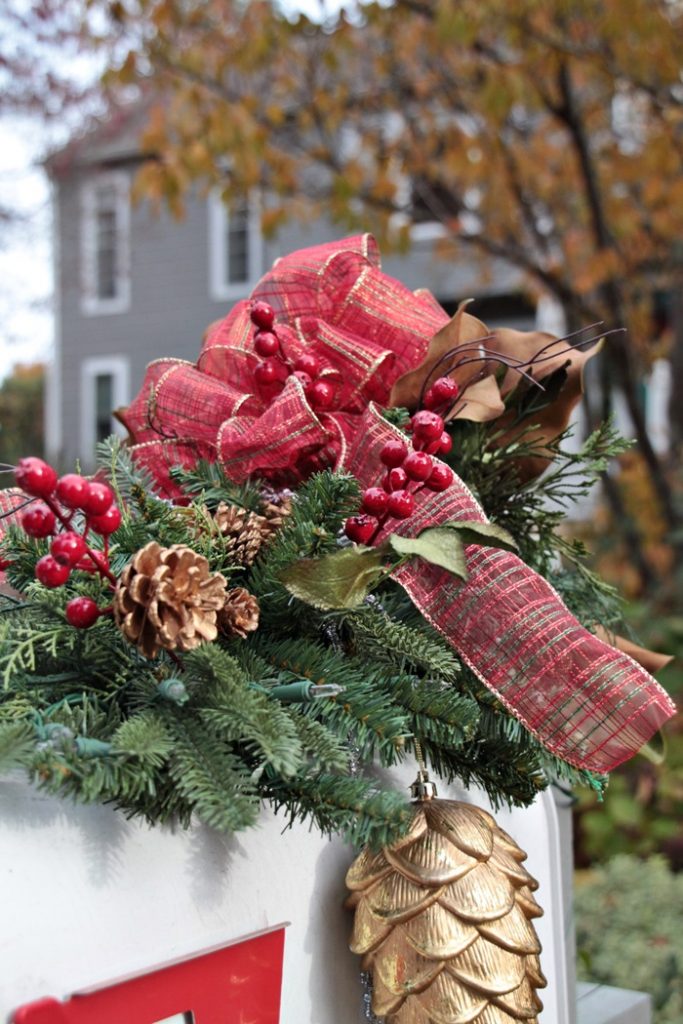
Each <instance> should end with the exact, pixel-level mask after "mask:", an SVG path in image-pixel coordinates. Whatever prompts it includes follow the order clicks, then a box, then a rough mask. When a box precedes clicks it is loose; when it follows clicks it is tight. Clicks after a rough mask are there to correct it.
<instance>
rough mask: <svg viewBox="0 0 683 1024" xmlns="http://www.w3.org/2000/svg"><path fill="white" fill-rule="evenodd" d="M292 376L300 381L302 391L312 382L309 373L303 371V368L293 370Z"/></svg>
mask: <svg viewBox="0 0 683 1024" xmlns="http://www.w3.org/2000/svg"><path fill="white" fill-rule="evenodd" d="M292 377H296V379H297V380H298V381H299V382H300V383H301V386H302V388H303V389H304V391H305V390H306V388H307V387H310V385H311V384H312V383H313V378H312V377H311V376H309V374H307V373H304V371H303V370H295V371H294V373H293V374H292Z"/></svg>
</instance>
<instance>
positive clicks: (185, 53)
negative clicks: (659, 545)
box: [9, 0, 683, 571]
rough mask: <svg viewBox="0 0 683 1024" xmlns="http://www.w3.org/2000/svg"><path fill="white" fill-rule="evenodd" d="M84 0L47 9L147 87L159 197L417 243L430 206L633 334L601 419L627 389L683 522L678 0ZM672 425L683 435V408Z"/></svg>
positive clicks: (458, 230)
mask: <svg viewBox="0 0 683 1024" xmlns="http://www.w3.org/2000/svg"><path fill="white" fill-rule="evenodd" d="M57 7H58V8H59V7H60V5H57ZM79 7H80V5H76V6H75V7H73V6H70V5H67V6H66V7H64V6H63V5H62V7H61V8H60V9H59V11H57V10H56V9H55V5H54V0H47V3H46V2H45V0H32V2H31V3H29V4H28V5H27V10H28V11H30V12H33V17H34V21H36V22H37V25H38V28H36V29H35V32H36V33H37V38H38V39H43V38H44V37H46V36H47V37H49V38H52V37H51V36H50V30H49V26H50V25H52V26H53V27H54V28H55V31H56V32H57V33H58V34H59V33H61V37H62V38H64V37H65V35H68V37H69V38H70V39H71V40H79V41H80V45H81V46H82V45H83V44H84V42H85V41H86V40H87V41H89V45H91V46H92V48H93V49H94V50H95V51H97V52H99V53H100V60H101V62H102V64H103V65H104V66H106V67H107V69H108V70H107V73H106V75H105V82H106V85H107V88H108V89H113V90H114V91H118V94H119V95H120V96H121V97H123V98H126V99H130V98H131V97H133V98H135V97H137V99H138V100H140V99H144V103H145V104H146V105H147V109H148V111H149V116H148V125H147V129H146V131H145V134H144V138H143V141H142V151H143V152H144V153H146V154H149V155H150V156H149V159H148V160H146V162H145V163H144V166H143V167H142V169H141V172H140V174H139V177H138V180H137V189H138V193H139V195H141V196H146V197H147V198H149V199H151V200H152V201H153V202H155V203H156V204H159V205H161V204H167V205H168V206H169V207H170V209H171V210H172V211H173V212H174V213H176V214H178V215H180V214H182V210H183V199H184V197H185V196H186V194H187V192H188V190H189V189H190V188H192V187H193V185H194V184H195V183H199V184H200V186H202V187H206V188H208V187H216V188H218V189H219V190H220V191H221V192H222V194H223V196H224V199H225V200H226V202H232V201H237V200H240V199H241V198H242V197H243V196H244V195H245V194H246V193H247V192H248V191H249V190H250V189H255V188H259V189H261V190H262V192H263V197H264V202H263V212H262V219H263V226H264V229H265V230H266V231H267V232H276V231H277V229H278V228H279V227H280V225H281V224H282V223H283V221H284V220H285V219H287V218H288V217H297V218H304V219H305V218H310V219H317V218H318V217H320V216H323V217H325V218H327V219H328V220H329V221H332V222H333V223H334V224H336V225H338V226H339V228H340V230H354V229H357V228H362V229H363V230H371V231H373V232H374V233H375V234H376V235H377V236H378V238H379V239H380V241H381V243H382V245H383V247H385V248H387V247H389V246H392V245H393V246H394V247H396V248H399V249H404V250H405V249H407V248H408V246H409V245H410V243H411V225H412V224H413V223H414V222H415V221H416V220H419V219H423V218H428V219H429V220H433V221H438V222H440V223H441V224H442V226H443V229H444V234H443V239H442V242H441V255H442V257H443V259H451V260H454V261H455V260H463V259H464V260H466V261H468V262H469V263H470V264H471V263H472V261H478V262H479V264H480V266H481V269H482V281H484V280H485V279H486V277H487V275H490V274H492V273H495V266H496V265H495V262H493V263H492V261H495V260H498V259H503V260H505V261H507V262H509V263H511V264H513V265H514V266H515V267H517V268H519V269H520V270H521V271H522V272H523V274H524V276H525V280H526V283H527V286H528V287H529V289H530V290H532V291H535V292H537V293H539V292H544V293H549V294H551V295H553V296H554V297H555V298H556V299H558V300H559V301H560V302H561V304H562V306H563V307H564V310H565V312H566V314H567V316H568V320H569V324H570V326H571V327H577V326H585V325H586V324H587V323H591V322H595V321H604V322H605V323H606V325H607V327H610V328H613V327H625V328H627V329H628V333H626V334H622V335H616V336H614V337H612V339H611V341H610V344H609V346H607V348H606V350H605V354H604V356H603V357H602V359H601V371H600V372H601V376H602V387H601V389H600V392H599V394H600V395H601V397H600V398H598V399H597V400H596V399H595V398H594V400H593V405H594V406H595V407H594V408H591V409H590V410H589V412H590V418H591V421H592V423H591V425H592V427H595V426H596V425H597V423H598V421H599V420H600V419H601V418H602V417H603V416H604V414H605V413H606V412H608V411H609V409H610V406H611V404H612V398H613V395H614V393H615V391H618V392H620V393H621V395H622V396H623V398H624V399H625V404H626V407H627V409H628V412H629V414H630V417H631V420H632V422H633V428H634V432H635V434H636V435H637V438H638V441H639V444H640V448H641V451H642V454H643V458H644V462H645V465H646V467H647V472H648V474H649V476H650V479H651V483H652V486H653V493H654V495H655V496H656V500H657V502H658V504H659V506H660V509H661V513H662V515H663V518H664V520H665V523H666V527H667V530H668V531H669V533H670V534H671V535H672V536H673V537H674V542H675V538H676V536H680V535H682V534H681V531H680V530H678V533H677V532H676V531H677V528H679V527H680V525H681V513H680V509H678V508H677V507H676V502H675V498H674V496H673V494H672V489H671V487H670V483H669V480H668V478H667V473H666V468H667V467H665V466H663V465H662V462H661V460H660V458H658V456H657V454H656V452H655V451H654V450H653V448H652V444H651V442H650V440H649V437H648V433H647V429H646V422H645V417H644V413H643V408H642V395H641V392H640V385H639V382H640V379H641V377H642V373H643V372H644V370H645V369H646V368H647V365H648V364H649V362H650V361H651V360H652V359H653V358H654V357H655V356H657V355H660V354H662V353H663V352H664V350H665V348H664V345H665V341H666V339H662V337H661V331H660V326H661V325H660V326H658V325H657V323H656V317H655V315H654V313H653V296H654V295H655V293H657V294H661V293H670V294H675V293H677V292H678V291H680V290H681V288H680V285H681V281H682V278H683V252H682V250H681V245H680V242H679V239H680V238H681V236H682V234H683V135H682V132H681V129H682V128H683V84H682V83H681V67H683V31H682V30H683V4H682V3H681V2H680V0H521V2H519V3H515V4H506V5H505V4H504V5H501V4H498V3H494V2H492V0H484V2H481V0H476V2H475V0H395V2H393V3H391V4H385V3H377V2H375V3H367V4H366V3H364V4H358V3H351V4H349V5H347V6H346V7H344V8H342V9H341V11H340V12H338V13H332V14H323V13H321V16H320V19H319V20H313V19H312V17H306V16H303V15H300V16H299V15H297V14H296V13H294V7H293V6H292V5H287V6H284V5H281V4H279V3H277V2H266V0H255V2H251V3H248V4H241V3H232V2H229V0H202V2H199V3H194V4H191V5H188V4H187V3H186V2H185V0H125V2H124V0H122V2H117V3H114V4H110V3H104V2H103V0H89V2H88V3H87V4H86V5H84V6H83V7H82V8H81V15H79V14H78V9H79ZM41 12H42V13H41ZM24 20H25V21H26V23H27V24H30V21H29V16H28V15H26V16H25V19H24ZM41 25H42V27H41ZM16 63H17V62H16V60H15V61H14V64H15V65H16ZM9 66H10V67H11V66H12V64H11V63H10V64H9ZM57 91H58V90H57ZM53 102H54V100H53ZM679 305H680V303H679ZM680 320H681V321H682V322H683V315H681V316H680ZM668 340H669V341H670V340H671V339H670V337H669V339H668ZM680 340H681V339H679V341H680ZM678 348H683V344H679V346H678ZM679 364H680V359H674V365H675V366H679ZM672 425H673V427H674V435H675V436H677V437H678V440H682V439H683V411H682V407H681V406H680V403H678V402H674V403H673V404H672ZM608 493H609V494H610V496H611V500H612V503H613V505H614V506H615V508H616V506H618V505H619V503H620V501H621V498H620V495H619V492H618V489H617V488H615V487H614V486H612V487H611V488H610V489H609V492H608ZM616 511H617V518H623V509H620V508H616ZM636 533H637V531H636ZM636 539H637V538H636ZM641 560H642V559H641ZM642 568H643V570H644V571H645V569H646V567H645V566H643V567H642Z"/></svg>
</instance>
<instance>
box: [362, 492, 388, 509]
mask: <svg viewBox="0 0 683 1024" xmlns="http://www.w3.org/2000/svg"><path fill="white" fill-rule="evenodd" d="M388 501H389V498H388V497H387V492H386V491H385V490H383V489H382V488H381V487H368V489H367V490H366V491H364V492H363V511H364V512H371V513H372V514H373V515H375V516H382V515H384V513H385V512H386V510H387V504H388Z"/></svg>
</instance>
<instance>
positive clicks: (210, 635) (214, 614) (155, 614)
mask: <svg viewBox="0 0 683 1024" xmlns="http://www.w3.org/2000/svg"><path fill="white" fill-rule="evenodd" d="M226 586H227V581H226V579H225V577H224V576H223V575H222V574H221V573H219V572H214V573H212V572H211V571H210V569H209V563H208V561H207V560H206V558H204V556H203V555H198V554H197V553H196V552H195V551H193V550H192V548H189V547H187V546H186V545H184V544H173V545H172V546H171V547H169V548H162V547H161V545H160V544H157V542H156V541H151V542H150V543H149V544H146V545H145V547H144V548H141V549H140V551H138V552H137V554H136V555H135V556H134V558H133V559H132V561H131V562H130V563H129V564H128V565H127V566H126V568H125V569H124V570H123V572H122V574H121V577H120V579H119V582H118V585H117V588H116V593H115V594H114V618H115V620H116V624H117V625H118V627H119V629H121V631H122V632H123V634H124V635H125V636H126V638H127V639H128V640H130V642H131V643H133V644H135V645H136V646H137V647H138V648H139V649H140V650H141V651H142V653H143V654H144V655H145V657H146V658H154V657H155V656H156V655H157V654H158V653H159V651H160V650H161V649H162V648H163V649H165V650H167V651H175V650H178V651H191V650H192V649H193V648H195V647H198V646H199V644H201V643H204V642H205V641H211V640H215V639H216V637H217V636H218V626H217V618H218V613H219V611H220V610H221V609H222V607H223V605H224V604H225V596H226V594H225V591H226Z"/></svg>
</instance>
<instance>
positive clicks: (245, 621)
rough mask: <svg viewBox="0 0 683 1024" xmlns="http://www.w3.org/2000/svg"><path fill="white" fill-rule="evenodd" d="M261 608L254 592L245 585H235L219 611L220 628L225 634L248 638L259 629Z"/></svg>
mask: <svg viewBox="0 0 683 1024" xmlns="http://www.w3.org/2000/svg"><path fill="white" fill-rule="evenodd" d="M260 611H261V609H260V608H259V603H258V601H257V599H256V598H255V597H254V595H253V594H250V593H249V591H248V590H245V589H244V587H233V589H232V590H229V591H228V593H227V596H226V598H225V604H224V605H223V607H222V608H221V610H220V612H219V613H218V628H219V629H220V631H221V633H223V634H224V635H225V636H229V637H232V636H239V637H241V638H242V639H243V640H245V639H246V637H247V634H248V633H253V632H254V630H255V629H258V623H259V614H260Z"/></svg>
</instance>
